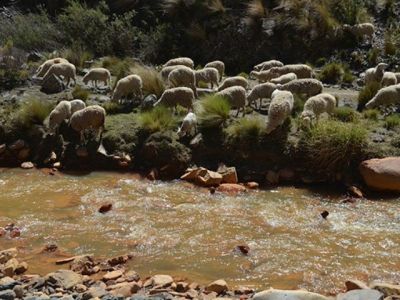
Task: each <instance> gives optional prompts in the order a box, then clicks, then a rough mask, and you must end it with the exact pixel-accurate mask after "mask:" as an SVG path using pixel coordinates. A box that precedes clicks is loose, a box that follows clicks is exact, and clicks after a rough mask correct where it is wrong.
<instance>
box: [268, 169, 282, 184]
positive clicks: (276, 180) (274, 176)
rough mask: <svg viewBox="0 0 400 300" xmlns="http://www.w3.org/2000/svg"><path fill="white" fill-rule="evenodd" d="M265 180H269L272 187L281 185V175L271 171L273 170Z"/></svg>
mask: <svg viewBox="0 0 400 300" xmlns="http://www.w3.org/2000/svg"><path fill="white" fill-rule="evenodd" d="M265 179H266V180H267V183H268V184H271V185H276V184H278V183H279V175H278V173H276V172H274V171H271V170H269V171H268V172H267V175H266V176H265Z"/></svg>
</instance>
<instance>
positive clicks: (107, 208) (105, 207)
mask: <svg viewBox="0 0 400 300" xmlns="http://www.w3.org/2000/svg"><path fill="white" fill-rule="evenodd" d="M111 209H112V203H107V204H103V205H102V206H101V207H100V208H99V213H101V214H105V213H107V212H109V211H110V210H111Z"/></svg>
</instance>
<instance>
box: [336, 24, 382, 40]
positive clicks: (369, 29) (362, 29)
mask: <svg viewBox="0 0 400 300" xmlns="http://www.w3.org/2000/svg"><path fill="white" fill-rule="evenodd" d="M343 29H344V30H347V31H349V32H351V33H352V34H354V35H355V36H356V37H357V38H361V39H363V38H364V37H367V39H368V40H369V41H372V39H373V36H374V33H375V26H374V24H372V23H361V24H355V25H352V26H350V25H347V24H345V25H343Z"/></svg>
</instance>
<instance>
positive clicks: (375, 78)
mask: <svg viewBox="0 0 400 300" xmlns="http://www.w3.org/2000/svg"><path fill="white" fill-rule="evenodd" d="M387 67H388V65H387V64H385V63H380V64H378V65H377V66H376V67H375V68H369V69H368V70H367V71H365V79H364V80H365V85H368V84H370V83H372V82H381V81H382V77H383V74H384V73H385V69H386V68H387Z"/></svg>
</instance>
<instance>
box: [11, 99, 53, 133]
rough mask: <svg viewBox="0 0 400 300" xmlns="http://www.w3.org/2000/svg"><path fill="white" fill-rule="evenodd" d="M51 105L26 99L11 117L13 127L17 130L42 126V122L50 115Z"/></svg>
mask: <svg viewBox="0 0 400 300" xmlns="http://www.w3.org/2000/svg"><path fill="white" fill-rule="evenodd" d="M52 108H53V105H52V104H51V103H49V102H47V101H44V100H39V99H36V98H33V99H27V100H25V102H23V103H22V104H21V105H20V107H19V108H18V109H17V110H16V111H15V113H14V115H13V116H12V117H11V120H12V122H13V125H14V127H16V128H18V130H23V129H28V128H30V127H32V125H43V121H44V120H45V119H46V118H47V116H48V115H49V114H50V112H51V110H52Z"/></svg>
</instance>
